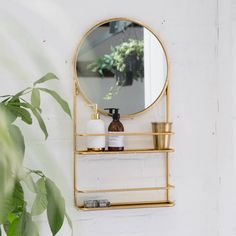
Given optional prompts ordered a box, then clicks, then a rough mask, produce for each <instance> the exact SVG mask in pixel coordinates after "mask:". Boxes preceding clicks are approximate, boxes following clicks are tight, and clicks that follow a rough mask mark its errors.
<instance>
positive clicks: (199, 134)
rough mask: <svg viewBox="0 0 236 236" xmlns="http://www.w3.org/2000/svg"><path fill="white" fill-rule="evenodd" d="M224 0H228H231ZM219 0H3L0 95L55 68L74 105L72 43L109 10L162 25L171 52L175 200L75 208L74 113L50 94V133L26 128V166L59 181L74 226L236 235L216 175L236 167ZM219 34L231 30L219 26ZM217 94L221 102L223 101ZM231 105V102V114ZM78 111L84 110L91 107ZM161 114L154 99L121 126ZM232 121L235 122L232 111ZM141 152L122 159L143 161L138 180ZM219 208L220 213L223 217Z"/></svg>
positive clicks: (128, 234) (116, 234)
mask: <svg viewBox="0 0 236 236" xmlns="http://www.w3.org/2000/svg"><path fill="white" fill-rule="evenodd" d="M226 3H227V4H230V1H226ZM221 4H222V6H220V7H221V8H220V9H222V10H219V4H218V1H217V0H207V1H206V0H191V1H189V0H179V1H176V0H166V1H157V0H146V1H134V0H130V1H125V0H119V1H116V2H111V1H108V0H100V1H76V0H71V1H65V0H59V1H53V0H41V1H29V0H21V1H17V0H9V1H3V0H1V4H0V13H1V14H0V29H1V30H0V34H1V37H0V51H1V56H0V74H1V87H0V91H1V94H4V93H8V92H11V91H17V90H19V89H21V88H24V87H25V86H28V84H29V83H32V82H33V81H34V80H35V79H37V78H38V77H40V76H41V75H42V74H44V73H47V72H48V71H51V72H54V73H56V74H57V75H58V76H59V77H60V78H61V80H60V84H59V85H58V83H55V82H51V83H50V85H51V86H52V87H54V88H55V89H57V90H58V91H60V93H61V94H62V95H63V96H64V97H65V98H66V99H67V100H68V101H69V102H70V105H71V107H72V93H71V91H72V76H73V74H72V70H71V62H72V58H73V54H74V50H75V47H76V45H77V43H78V41H79V39H80V38H81V37H82V35H83V33H84V32H85V31H86V30H87V29H88V28H89V27H91V26H92V25H93V24H94V23H97V22H98V21H100V20H102V19H106V18H110V17H119V16H123V17H131V18H134V19H138V20H140V21H143V22H145V23H146V24H147V25H149V26H150V27H151V28H153V29H154V30H156V31H157V32H158V33H159V34H160V36H161V39H162V40H163V42H164V45H165V47H166V49H167V53H168V55H169V61H170V66H171V67H170V79H171V84H170V87H171V105H172V109H171V110H172V121H173V123H174V131H175V132H176V135H175V137H174V138H173V141H172V146H173V147H174V148H175V149H176V153H175V154H173V155H172V157H173V160H172V162H171V165H172V171H173V172H172V173H173V174H172V179H173V182H174V184H176V186H177V188H176V191H175V198H176V201H177V204H176V206H175V207H174V208H162V209H137V210H121V211H105V212H91V213H83V212H82V213H78V212H77V211H76V210H75V209H74V208H73V197H72V196H73V191H72V188H73V182H72V181H73V180H72V176H73V172H72V170H73V168H72V160H73V159H72V149H73V147H72V122H71V120H69V119H68V118H67V117H66V116H65V115H64V114H63V113H62V112H60V111H59V110H58V107H57V106H56V105H55V104H54V103H53V102H52V101H51V99H48V98H47V97H46V96H45V97H43V99H44V111H45V113H44V117H45V120H46V121H47V124H48V129H49V134H50V137H49V139H48V140H47V142H44V140H43V135H42V134H41V133H40V132H39V130H38V129H37V126H36V127H34V128H31V127H26V126H24V127H23V128H24V132H25V133H26V134H27V135H28V136H27V143H28V145H29V146H30V147H29V148H28V150H27V158H26V162H27V165H29V166H31V167H32V168H36V169H42V170H43V171H44V172H45V173H46V174H47V175H48V176H49V177H51V178H52V179H53V180H54V181H55V182H56V183H57V184H58V185H59V186H60V188H61V189H62V192H63V194H64V196H65V197H66V201H67V207H68V211H69V214H70V215H71V218H72V220H73V224H74V228H75V232H74V235H79V236H95V235H96V236H106V235H109V236H154V235H163V236H189V235H191V236H199V235H202V236H204V235H205V236H216V235H219V234H218V233H219V232H221V234H220V235H221V236H226V235H227V236H228V235H229V236H231V235H235V228H234V229H233V222H230V223H228V221H227V215H228V213H227V212H229V215H230V214H231V215H233V211H232V210H231V209H230V207H229V204H227V205H225V200H226V199H228V198H227V195H226V194H225V191H224V190H229V189H230V188H229V186H228V185H227V184H222V185H221V187H220V184H219V181H220V178H219V176H221V177H222V178H223V177H225V183H229V180H230V179H231V177H232V176H229V175H227V170H228V169H227V166H231V170H233V168H234V167H233V166H232V165H231V164H232V160H231V159H232V156H231V154H232V153H231V152H230V150H229V149H230V148H232V145H231V144H230V142H231V141H232V139H231V136H227V135H226V133H225V132H226V130H229V129H230V125H229V124H228V126H227V127H226V129H225V126H224V121H225V119H227V118H226V117H224V115H223V114H224V110H223V111H222V112H223V113H221V114H220V115H219V112H218V107H219V106H220V109H221V107H224V103H228V102H230V101H231V100H230V101H228V100H227V99H228V97H227V91H228V90H227V89H228V88H230V85H231V82H230V81H229V84H228V82H227V84H228V86H229V87H227V88H226V87H224V85H225V84H226V83H225V81H227V78H230V74H228V77H227V76H226V78H224V79H225V80H223V79H221V76H219V75H220V74H218V63H219V60H218V55H219V52H221V53H223V54H224V53H225V51H224V48H223V46H222V48H220V47H219V42H220V41H219V31H218V30H219V25H221V26H222V28H221V29H224V30H225V32H227V33H229V30H230V29H228V28H227V27H228V23H229V22H228V21H227V19H226V20H225V19H224V17H225V16H226V15H227V14H228V10H229V9H228V8H227V4H225V5H224V4H223V3H221ZM229 8H230V5H229ZM234 9H235V8H234ZM221 17H222V18H221ZM221 19H222V21H221ZM234 22H235V19H234ZM221 35H222V37H223V36H224V35H225V34H223V31H221ZM228 37H229V38H230V36H228ZM229 38H227V39H229ZM227 39H223V38H222V41H221V42H222V45H223V43H228V41H227ZM227 47H230V46H229V45H228V46H227ZM227 50H230V48H227ZM227 52H228V51H227ZM227 58H228V57H227V55H223V56H222V61H221V63H222V65H221V67H220V68H221V71H222V72H221V73H223V71H224V69H225V68H227V66H228V64H227V62H226V61H225V60H227ZM223 59H224V60H223ZM223 63H225V64H224V65H223ZM224 66H225V67H224ZM221 75H223V74H221ZM217 78H218V79H217ZM234 87H235V86H234ZM231 91H232V90H231ZM221 98H222V99H223V100H221ZM224 99H226V100H224ZM221 101H222V104H223V105H222V106H221V105H218V104H220V102H221ZM81 104H83V102H82V101H81ZM230 111H231V110H230V108H227V112H229V116H231V113H230ZM81 112H82V113H85V114H88V110H87V109H86V108H85V107H84V108H83V109H82V110H81ZM227 114H228V113H227ZM234 116H235V115H234ZM234 116H233V117H234ZM157 117H159V111H158V110H157V107H154V108H153V109H152V110H151V111H150V112H149V113H147V114H145V115H142V116H140V117H137V119H135V120H133V121H126V122H125V125H126V126H127V127H128V129H130V130H135V129H136V130H137V129H140V128H139V127H140V125H139V124H142V125H143V129H144V130H146V129H148V128H149V123H148V122H150V121H151V120H153V119H155V118H157ZM231 118H232V117H231ZM234 120H235V118H234ZM219 122H220V123H219ZM230 122H231V123H230V124H232V123H233V121H232V119H230ZM219 127H220V128H219ZM218 128H219V130H217V129H218ZM219 132H223V133H224V134H225V136H223V137H225V138H227V140H228V141H226V140H224V138H223V137H222V138H221V139H218V141H217V136H218V137H219V136H220V134H221V133H220V134H219ZM223 133H222V134H223ZM222 140H223V141H224V145H225V144H227V151H228V156H229V159H227V160H228V162H227V163H226V162H224V159H223V157H222V156H224V154H225V153H224V150H225V148H224V146H223V145H221V141H222ZM217 145H218V148H216V147H217ZM137 159H138V158H137ZM137 159H135V160H132V159H131V157H130V158H128V160H127V163H128V164H127V166H126V167H127V168H128V167H130V168H132V167H133V165H137V170H136V171H137V173H136V175H135V178H136V179H137V180H138V179H139V178H140V176H139V173H142V175H141V176H145V177H147V178H149V177H151V178H152V177H153V176H152V175H151V174H150V175H149V168H147V167H148V166H150V164H151V163H149V160H148V158H147V156H142V157H141V158H140V160H139V159H138V160H137ZM150 161H151V159H150ZM218 163H219V164H218ZM115 164H117V165H118V164H119V161H117V160H116V162H115ZM152 171H153V170H152ZM135 178H134V179H135ZM223 180H224V179H223ZM219 193H220V194H219ZM230 202H232V201H230ZM226 208H227V209H228V211H227V212H226V213H225V211H224V210H225V209H226ZM219 213H222V215H221V216H220V217H219ZM227 224H228V225H227ZM39 225H42V228H41V231H42V234H41V235H49V231H48V226H47V224H46V223H45V218H44V217H42V218H40V219H39ZM219 226H220V227H219ZM220 228H221V231H220V230H219V229H220ZM227 230H228V231H227ZM233 230H234V231H233ZM225 232H227V234H225ZM58 235H62V236H65V235H69V231H68V227H67V226H66V225H65V226H63V230H62V231H61V232H60V233H59V234H58Z"/></svg>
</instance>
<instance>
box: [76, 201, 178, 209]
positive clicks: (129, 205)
mask: <svg viewBox="0 0 236 236" xmlns="http://www.w3.org/2000/svg"><path fill="white" fill-rule="evenodd" d="M174 205H175V202H172V201H168V202H166V201H160V202H133V203H126V202H123V203H122V202H121V203H116V204H111V206H109V207H97V208H86V207H83V206H77V209H79V210H82V211H104V210H121V209H137V208H157V207H173V206H174Z"/></svg>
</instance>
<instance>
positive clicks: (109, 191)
mask: <svg viewBox="0 0 236 236" xmlns="http://www.w3.org/2000/svg"><path fill="white" fill-rule="evenodd" d="M173 188H175V186H174V185H169V186H168V187H150V188H126V189H98V190H82V189H77V190H76V191H77V192H78V193H112V192H138V191H159V190H166V189H173Z"/></svg>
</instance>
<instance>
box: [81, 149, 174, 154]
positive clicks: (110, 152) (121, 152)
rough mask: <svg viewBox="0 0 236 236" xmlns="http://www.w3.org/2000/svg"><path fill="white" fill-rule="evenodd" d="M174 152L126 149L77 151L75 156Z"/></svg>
mask: <svg viewBox="0 0 236 236" xmlns="http://www.w3.org/2000/svg"><path fill="white" fill-rule="evenodd" d="M169 152H174V149H163V150H157V149H127V150H124V151H108V150H106V151H99V152H98V151H97V152H96V151H87V150H77V151H76V154H79V155H101V154H130V153H169Z"/></svg>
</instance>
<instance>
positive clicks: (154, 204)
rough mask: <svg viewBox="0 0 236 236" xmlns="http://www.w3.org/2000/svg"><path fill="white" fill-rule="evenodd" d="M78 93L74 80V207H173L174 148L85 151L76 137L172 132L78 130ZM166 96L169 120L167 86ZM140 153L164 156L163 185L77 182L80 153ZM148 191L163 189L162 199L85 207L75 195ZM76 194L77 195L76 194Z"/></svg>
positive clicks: (148, 134)
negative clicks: (106, 186)
mask: <svg viewBox="0 0 236 236" xmlns="http://www.w3.org/2000/svg"><path fill="white" fill-rule="evenodd" d="M78 95H79V90H78V89H77V87H76V81H75V82H74V204H75V207H76V208H77V209H79V210H81V211H101V210H120V209H135V208H156V207H173V206H174V205H175V202H173V201H171V200H170V191H171V190H172V189H173V188H174V186H173V185H171V184H170V166H169V165H170V163H169V162H170V153H171V152H174V149H172V148H169V149H164V150H157V149H153V148H149V149H147V148H143V149H142V148H140V149H127V150H124V151H99V152H95V151H87V150H78V147H77V142H78V138H81V137H88V136H158V135H163V136H166V135H173V134H174V133H173V132H164V133H153V132H125V133H120V132H116V133H112V134H111V133H104V134H96V133H94V134H85V133H79V132H78V125H77V96H78ZM165 97H166V106H165V107H166V119H165V122H169V118H170V114H169V113H170V112H169V88H168V86H167V87H166V90H165ZM139 153H140V154H142V153H150V154H151V153H153V154H155V153H156V154H162V156H163V157H164V158H165V171H166V173H165V186H156V187H146V188H145V187H144V188H127V189H98V190H92V189H87V190H86V189H80V187H79V185H78V183H77V171H78V170H77V168H78V167H76V160H77V158H78V157H80V156H82V155H87V156H92V155H124V154H139ZM135 191H137V192H141V191H145V192H148V191H149V192H150V191H164V199H165V200H164V201H158V199H157V201H140V202H119V203H116V202H111V205H110V206H109V207H99V208H86V207H84V206H83V205H79V204H78V202H77V197H79V195H82V196H83V197H84V196H85V197H86V194H93V193H114V194H116V193H120V192H124V193H126V192H135ZM77 195H78V196H77Z"/></svg>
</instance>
